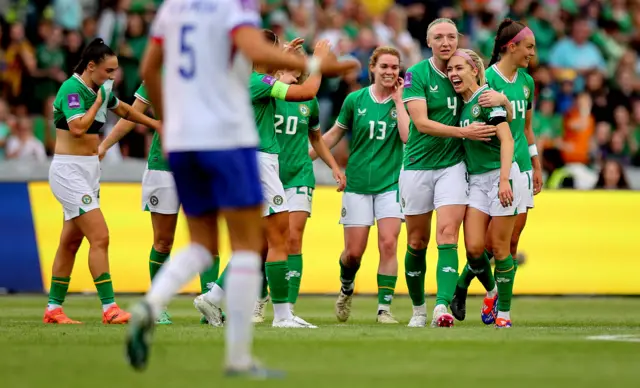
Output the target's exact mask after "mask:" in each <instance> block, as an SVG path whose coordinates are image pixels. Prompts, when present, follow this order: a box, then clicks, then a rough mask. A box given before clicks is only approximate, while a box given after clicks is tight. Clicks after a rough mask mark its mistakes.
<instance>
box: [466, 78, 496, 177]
mask: <svg viewBox="0 0 640 388" xmlns="http://www.w3.org/2000/svg"><path fill="white" fill-rule="evenodd" d="M486 90H489V86H487V85H484V86H481V87H480V88H478V90H476V92H475V93H474V94H473V96H471V98H470V99H469V101H465V102H464V107H463V108H462V112H461V115H460V126H461V127H466V126H467V125H469V124H471V123H475V122H478V123H485V124H490V125H498V124H500V123H502V122H505V121H506V120H507V111H506V110H505V109H504V108H503V107H501V106H498V107H492V108H483V107H481V106H480V104H479V103H478V98H479V97H480V94H482V92H484V91H486ZM462 143H463V144H464V156H465V163H466V164H467V172H468V173H469V174H470V175H475V174H483V173H485V172H489V171H492V170H497V169H499V168H500V140H499V139H498V137H497V136H492V137H491V141H476V140H468V139H465V140H464V141H463V142H462Z"/></svg>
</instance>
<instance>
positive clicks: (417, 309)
mask: <svg viewBox="0 0 640 388" xmlns="http://www.w3.org/2000/svg"><path fill="white" fill-rule="evenodd" d="M413 315H427V304H426V303H423V304H421V305H420V306H413Z"/></svg>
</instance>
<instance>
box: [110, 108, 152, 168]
mask: <svg viewBox="0 0 640 388" xmlns="http://www.w3.org/2000/svg"><path fill="white" fill-rule="evenodd" d="M131 108H132V109H133V110H135V111H137V112H140V113H144V112H146V110H147V109H148V108H149V105H147V104H145V103H144V102H142V100H140V99H138V98H136V100H135V101H134V102H133V105H132V106H131ZM135 127H136V123H134V122H132V121H129V120H127V119H123V118H121V119H120V120H118V122H117V123H116V125H115V126H114V127H113V129H112V130H111V132H109V135H108V136H107V137H106V138H105V139H104V140H103V141H102V143H100V146H99V147H98V155H99V157H100V160H102V158H104V155H105V154H106V153H107V151H109V149H110V148H111V147H113V145H114V144H116V143H117V142H119V141H120V140H122V138H123V137H125V136H126V135H127V134H128V133H129V132H131V131H132V130H133V128H135Z"/></svg>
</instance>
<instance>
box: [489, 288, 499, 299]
mask: <svg viewBox="0 0 640 388" xmlns="http://www.w3.org/2000/svg"><path fill="white" fill-rule="evenodd" d="M496 295H498V286H494V287H493V290H491V291H489V292H487V296H488V297H489V298H493V297H495V296H496Z"/></svg>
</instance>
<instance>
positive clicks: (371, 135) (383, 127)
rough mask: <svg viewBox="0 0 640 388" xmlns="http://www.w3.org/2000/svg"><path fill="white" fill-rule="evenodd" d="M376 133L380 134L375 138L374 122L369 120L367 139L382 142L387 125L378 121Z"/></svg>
mask: <svg viewBox="0 0 640 388" xmlns="http://www.w3.org/2000/svg"><path fill="white" fill-rule="evenodd" d="M377 123H378V131H377V132H380V133H379V134H378V135H377V136H376V122H375V121H373V120H371V121H369V139H373V138H375V139H376V140H384V137H385V136H386V134H387V123H385V122H384V121H378V122H377Z"/></svg>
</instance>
